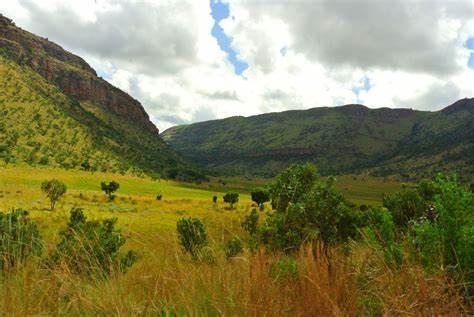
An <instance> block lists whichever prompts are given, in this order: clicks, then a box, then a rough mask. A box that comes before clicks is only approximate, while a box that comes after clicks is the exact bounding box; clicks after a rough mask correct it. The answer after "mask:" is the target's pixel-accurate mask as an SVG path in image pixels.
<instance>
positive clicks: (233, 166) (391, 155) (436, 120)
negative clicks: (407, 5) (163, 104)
mask: <svg viewBox="0 0 474 317" xmlns="http://www.w3.org/2000/svg"><path fill="white" fill-rule="evenodd" d="M162 136H163V139H164V140H165V141H166V142H168V143H169V144H170V145H172V146H173V147H174V148H175V149H176V150H177V151H178V153H181V154H182V155H183V156H185V157H186V158H188V159H190V160H193V161H194V162H196V163H197V164H199V165H200V166H202V167H205V168H208V169H209V170H212V171H214V172H215V173H216V174H221V175H222V174H224V175H235V174H248V175H259V176H273V175H275V174H276V173H278V172H279V171H281V170H282V169H283V168H285V167H286V166H287V165H289V164H290V163H294V162H306V161H310V162H314V163H316V164H317V165H318V167H319V169H320V171H321V172H322V173H323V174H348V173H358V172H362V171H367V170H368V171H370V172H371V173H373V174H375V175H379V176H382V175H383V176H388V175H400V174H401V175H404V176H408V177H413V178H415V177H421V176H428V175H432V173H434V172H436V171H443V170H446V171H451V172H452V171H457V172H459V173H461V174H462V175H463V176H464V177H468V178H469V177H472V175H473V174H474V99H463V100H460V101H458V102H456V103H455V104H453V105H451V106H449V107H447V108H445V109H444V110H442V111H438V112H426V111H415V110H410V109H389V108H381V109H369V108H367V107H364V106H362V105H346V106H341V107H334V108H327V107H325V108H314V109H309V110H297V111H285V112H281V113H269V114H263V115H258V116H252V117H247V118H244V117H231V118H227V119H222V120H214V121H207V122H201V123H196V124H191V125H184V126H176V127H172V128H170V129H168V130H166V131H165V132H164V133H162Z"/></svg>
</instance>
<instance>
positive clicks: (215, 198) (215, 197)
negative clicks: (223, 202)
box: [212, 195, 217, 204]
mask: <svg viewBox="0 0 474 317" xmlns="http://www.w3.org/2000/svg"><path fill="white" fill-rule="evenodd" d="M212 202H213V203H214V204H217V196H215V195H214V196H212Z"/></svg>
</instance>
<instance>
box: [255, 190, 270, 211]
mask: <svg viewBox="0 0 474 317" xmlns="http://www.w3.org/2000/svg"><path fill="white" fill-rule="evenodd" d="M250 196H251V198H252V201H254V202H255V203H256V204H257V205H258V206H260V210H263V204H264V203H266V202H267V201H269V200H270V193H269V192H268V190H266V189H264V188H257V189H255V190H253V191H252V192H251V193H250Z"/></svg>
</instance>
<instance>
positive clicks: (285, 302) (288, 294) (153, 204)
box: [0, 167, 459, 316]
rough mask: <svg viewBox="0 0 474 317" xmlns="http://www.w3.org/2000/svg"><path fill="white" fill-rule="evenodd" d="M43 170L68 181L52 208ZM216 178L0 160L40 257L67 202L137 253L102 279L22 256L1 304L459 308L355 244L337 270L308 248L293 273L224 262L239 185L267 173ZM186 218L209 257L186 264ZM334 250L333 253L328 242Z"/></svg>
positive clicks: (137, 309)
mask: <svg viewBox="0 0 474 317" xmlns="http://www.w3.org/2000/svg"><path fill="white" fill-rule="evenodd" d="M51 178H57V179H59V180H61V181H63V182H64V183H66V184H67V186H68V192H67V194H66V195H65V197H64V198H62V199H61V200H60V202H59V203H58V205H57V207H56V210H55V211H49V210H48V207H49V203H48V201H47V200H46V199H45V197H44V196H43V195H42V193H41V191H40V183H41V182H42V181H43V180H45V179H51ZM110 180H115V181H117V182H119V183H120V189H119V190H118V192H117V197H116V199H115V201H114V202H108V201H107V199H106V197H105V195H104V194H103V193H102V192H101V191H100V190H99V187H100V182H101V181H110ZM223 181H224V183H225V184H223V182H222V180H221V181H219V180H218V179H213V180H212V181H211V183H205V184H200V185H197V184H181V183H176V182H171V181H164V180H161V181H154V180H151V179H144V178H138V177H133V176H127V175H125V176H123V175H115V174H114V175H112V174H102V173H95V174H91V173H87V172H80V171H65V170H59V169H50V168H49V169H39V168H31V167H11V168H10V167H9V168H2V169H0V210H2V211H7V210H9V209H11V208H24V209H27V210H29V211H30V215H31V218H33V219H35V220H37V222H38V223H39V226H40V232H41V234H42V236H43V238H44V240H45V250H44V251H43V257H47V256H48V254H49V252H51V250H52V248H53V247H54V245H55V242H56V241H57V239H58V232H59V230H61V228H63V227H64V226H65V224H66V222H67V219H68V217H69V210H70V209H71V208H72V207H74V206H77V207H82V208H84V211H85V214H86V215H87V216H88V217H89V218H90V219H103V218H110V217H117V218H118V227H119V228H120V229H121V230H122V232H123V233H124V234H125V236H126V237H127V238H128V239H127V243H126V244H125V246H124V249H130V248H131V249H134V250H137V251H138V253H139V260H138V262H137V263H136V264H135V265H134V266H133V267H132V268H131V269H130V270H129V271H128V272H127V273H126V274H118V275H116V276H115V275H114V276H112V277H111V278H110V279H108V280H101V279H92V280H91V279H88V278H82V277H79V276H76V275H74V274H71V272H69V271H68V270H67V269H66V268H63V267H58V268H55V269H54V270H52V271H49V270H48V271H46V270H42V269H38V267H37V266H35V262H31V263H28V264H27V265H26V266H24V267H21V268H20V269H18V270H17V271H16V272H14V273H13V274H9V275H7V276H5V277H3V278H2V279H1V282H0V311H1V312H7V314H6V315H11V316H26V315H48V316H49V315H61V316H63V315H67V316H112V315H114V316H132V315H139V316H157V315H159V316H174V315H173V313H176V314H177V315H180V316H181V315H186V316H222V315H225V316H281V315H288V316H302V315H311V316H315V315H319V316H356V315H358V314H359V315H360V314H361V312H362V314H363V315H364V314H370V312H369V311H364V310H361V308H360V307H359V306H360V303H363V302H364V301H366V300H367V299H366V297H370V298H376V300H375V302H376V303H379V304H377V305H383V306H382V307H384V309H383V310H384V311H388V312H392V313H394V314H396V313H397V312H398V313H400V312H404V313H406V314H408V315H409V314H412V315H416V314H419V313H420V312H421V313H422V315H423V314H429V313H430V312H432V311H435V312H438V313H441V314H442V313H443V312H444V313H446V312H452V311H454V310H453V309H458V308H459V305H458V304H459V303H458V302H456V300H457V297H456V296H447V295H446V296H444V295H443V297H442V298H440V297H438V294H441V293H443V292H444V293H446V292H445V286H446V283H447V282H446V281H445V280H444V277H439V278H433V277H427V276H425V275H424V273H423V271H422V270H421V269H420V268H419V267H416V266H406V267H405V268H404V269H402V270H399V271H397V273H396V274H397V275H396V277H395V275H394V272H393V271H391V270H390V268H388V267H386V266H384V265H383V262H381V264H379V265H378V266H377V267H379V268H382V269H380V270H377V271H373V270H368V271H367V272H365V271H364V270H366V269H365V268H371V267H373V263H374V262H377V261H380V258H378V257H374V256H373V252H372V253H370V254H371V256H368V255H367V254H366V252H367V250H364V249H360V250H359V251H357V252H355V253H354V254H357V256H356V257H354V258H348V257H346V256H341V257H340V261H341V262H337V263H338V267H337V269H335V268H332V269H330V268H329V267H328V264H327V263H326V262H324V261H316V260H315V259H317V258H318V257H316V258H315V257H314V256H313V255H311V254H312V253H311V251H310V250H301V252H300V253H299V254H298V255H296V262H297V263H298V267H299V268H301V270H302V272H301V274H298V275H297V277H295V278H294V279H292V280H286V279H283V280H280V279H275V278H272V277H271V276H270V275H269V273H268V272H269V270H270V268H271V267H273V265H274V264H275V263H280V262H279V261H281V259H282V258H284V257H285V256H284V255H282V254H267V253H265V252H264V251H263V250H262V251H261V252H256V253H251V252H249V251H245V252H244V253H243V254H242V255H241V256H239V257H236V258H233V259H230V260H226V258H225V256H224V251H223V247H224V245H225V243H226V242H227V241H229V240H230V239H231V238H233V237H235V236H236V235H238V236H239V237H241V238H242V240H243V241H244V243H247V241H248V239H249V237H248V235H247V234H246V233H245V232H244V231H243V230H242V228H241V226H240V223H241V220H242V219H243V217H244V215H245V214H247V213H248V212H249V210H250V209H251V208H252V204H251V201H250V197H249V195H248V194H247V193H248V191H249V188H251V187H254V186H255V185H262V184H263V183H265V182H266V181H265V180H258V181H251V180H239V179H227V180H223ZM338 186H339V188H340V189H341V190H342V191H343V192H344V194H345V195H346V196H347V197H348V198H349V199H351V200H353V201H355V202H358V203H372V204H378V203H380V200H379V199H380V197H381V194H382V193H383V192H391V191H394V190H396V189H398V188H399V186H400V185H399V184H396V183H393V182H384V181H383V180H377V179H362V178H357V177H341V178H339V185H338ZM229 189H239V191H240V192H241V193H243V194H242V195H241V200H240V202H239V203H238V205H237V207H236V209H234V210H230V209H228V207H227V206H226V205H225V204H224V203H223V202H222V200H221V196H222V193H223V192H225V191H226V190H229ZM157 192H161V193H162V194H163V199H162V200H161V201H157V200H156V199H155V196H156V193H157ZM213 195H218V196H219V202H218V204H213V203H212V196H213ZM261 215H262V216H263V215H264V213H261ZM186 216H193V217H199V218H200V219H201V220H202V221H203V223H204V224H205V225H206V227H207V229H208V234H209V240H210V248H211V250H212V254H213V256H214V258H215V261H214V263H202V262H196V261H193V260H192V259H191V258H190V257H189V256H187V255H185V254H183V252H182V250H181V248H180V246H179V244H178V242H177V237H176V234H175V231H176V221H177V220H178V219H179V218H181V217H186ZM354 248H355V249H356V250H357V248H358V247H357V246H354ZM334 252H335V254H334V255H333V256H334V257H335V258H336V259H337V258H338V251H337V250H336V251H334ZM382 258H383V257H382ZM352 261H355V262H357V263H358V264H357V265H353V264H354V263H352ZM339 263H340V265H339ZM368 263H369V264H370V265H369V264H368ZM354 268H358V269H357V270H355V269H354ZM330 272H332V273H330ZM366 274H370V279H368V280H369V281H376V282H367V284H364V285H362V286H361V285H360V280H359V279H360V277H361V276H365V275H366ZM413 280H417V281H418V282H417V283H413ZM361 290H363V291H361ZM374 294H375V295H374ZM435 299H436V300H437V301H435ZM371 300H373V299H371ZM412 303H416V305H415V304H413V305H412V306H410V305H411V304H412ZM365 306H368V307H369V306H370V305H365ZM365 306H364V307H365ZM364 309H365V308H364Z"/></svg>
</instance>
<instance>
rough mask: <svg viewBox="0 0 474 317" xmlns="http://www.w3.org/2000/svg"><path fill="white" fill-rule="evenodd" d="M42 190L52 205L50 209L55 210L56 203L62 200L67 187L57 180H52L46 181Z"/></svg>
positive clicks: (42, 185)
mask: <svg viewBox="0 0 474 317" xmlns="http://www.w3.org/2000/svg"><path fill="white" fill-rule="evenodd" d="M41 190H42V191H43V193H45V194H46V197H48V198H49V201H50V203H51V207H50V209H51V210H54V207H55V205H56V202H57V201H58V200H59V198H61V196H62V195H64V194H65V193H66V191H67V187H66V185H65V184H64V183H63V182H61V181H59V180H57V179H52V180H49V181H44V182H43V183H42V184H41Z"/></svg>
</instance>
